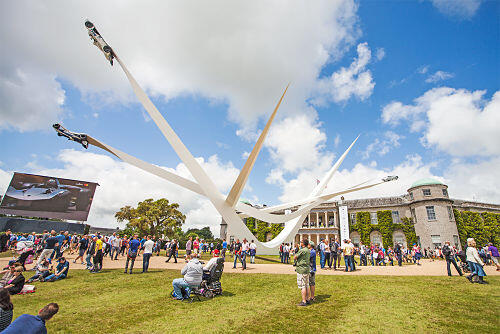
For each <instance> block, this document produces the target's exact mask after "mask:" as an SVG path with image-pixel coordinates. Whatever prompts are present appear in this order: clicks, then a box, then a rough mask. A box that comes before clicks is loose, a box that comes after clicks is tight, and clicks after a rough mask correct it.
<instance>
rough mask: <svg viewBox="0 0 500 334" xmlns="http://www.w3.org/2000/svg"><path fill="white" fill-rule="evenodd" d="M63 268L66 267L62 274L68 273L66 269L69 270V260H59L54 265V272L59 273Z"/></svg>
mask: <svg viewBox="0 0 500 334" xmlns="http://www.w3.org/2000/svg"><path fill="white" fill-rule="evenodd" d="M64 268H68V269H66V271H65V272H64V275H68V271H69V262H68V261H66V262H64V263H61V262H59V264H58V265H57V267H56V272H57V273H60V272H61V271H62V270H63V269H64Z"/></svg>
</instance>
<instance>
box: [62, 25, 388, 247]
mask: <svg viewBox="0 0 500 334" xmlns="http://www.w3.org/2000/svg"><path fill="white" fill-rule="evenodd" d="M85 26H86V27H87V29H88V31H89V35H90V36H91V38H92V40H93V42H94V44H95V45H96V46H97V47H98V48H99V50H101V51H102V52H103V53H104V55H105V57H106V59H108V60H109V61H110V63H111V64H113V59H115V60H116V61H117V62H118V64H119V65H120V67H121V68H122V70H123V71H124V72H125V75H126V76H127V79H128V80H129V82H130V84H131V86H132V89H133V91H134V93H135V95H136V96H137V98H138V99H139V101H140V102H141V103H142V105H143V107H144V108H145V109H146V111H147V112H148V114H149V116H150V117H151V119H152V120H153V121H154V122H155V124H156V125H157V126H158V128H159V129H160V131H161V132H162V133H163V135H164V137H165V138H166V139H167V141H168V142H169V143H170V145H171V146H172V148H173V149H174V151H175V152H176V153H177V155H178V156H179V158H180V159H181V160H182V162H183V163H184V164H185V166H186V167H187V168H188V170H189V171H190V173H191V175H192V176H193V178H194V179H195V181H191V180H189V179H186V178H184V177H181V176H179V175H176V174H174V173H171V172H169V171H167V170H165V169H163V168H160V167H158V166H155V165H152V164H150V163H147V162H145V161H142V160H139V159H137V158H135V157H133V156H131V155H128V154H127V153H124V152H122V151H120V150H118V149H115V148H113V147H111V146H109V145H107V144H104V143H102V142H100V141H99V140H97V139H95V138H93V137H91V136H89V135H83V134H75V133H72V132H70V131H68V130H66V129H64V128H62V127H61V126H60V128H62V129H63V130H64V132H61V131H60V128H56V127H55V126H54V128H55V129H56V131H57V132H58V135H60V136H65V137H67V138H68V139H70V140H75V139H73V138H79V137H78V136H85V138H86V140H87V142H88V144H90V145H94V146H96V147H99V148H101V149H103V150H105V151H107V152H109V153H111V154H113V155H114V156H116V157H117V158H119V159H121V160H122V161H124V162H127V163H129V164H131V165H134V166H136V167H138V168H140V169H142V170H144V171H147V172H149V173H151V174H154V175H157V176H159V177H161V178H163V179H165V180H168V181H170V182H172V183H174V184H177V185H179V186H181V187H183V188H186V189H189V190H191V191H193V192H195V193H198V194H200V195H203V196H205V197H206V198H208V199H209V200H210V202H211V203H212V204H213V205H214V207H215V208H216V209H217V211H218V212H219V213H220V215H221V216H222V219H224V221H225V222H226V223H227V226H228V228H229V231H230V233H231V235H234V236H235V237H238V238H240V239H243V238H246V239H248V240H252V239H256V238H255V236H254V235H253V234H252V232H250V230H249V229H248V227H247V226H246V225H245V224H244V223H243V220H242V218H245V217H254V218H256V219H259V220H262V221H265V222H268V223H274V224H277V223H281V224H284V228H283V230H282V231H281V232H280V233H279V234H278V235H277V236H276V237H275V238H274V239H273V240H271V241H268V242H259V241H257V242H256V244H257V248H258V250H259V253H260V254H277V253H278V247H279V245H280V244H281V243H282V242H291V241H292V239H293V238H294V236H295V235H296V234H297V231H298V230H299V228H300V227H301V225H302V222H303V221H304V219H305V217H306V216H307V215H308V214H309V211H310V210H311V209H312V208H313V207H315V206H317V205H319V204H321V203H324V202H325V201H328V200H330V199H332V198H334V197H337V196H340V195H343V194H347V193H350V192H354V191H359V190H362V189H367V188H370V187H374V186H376V185H379V184H382V183H385V182H389V181H393V180H396V179H397V176H388V177H386V178H384V179H383V180H378V181H371V180H370V181H366V182H363V183H361V184H358V185H355V186H353V187H350V188H347V189H345V190H342V191H338V192H335V193H327V194H323V192H324V190H325V188H326V186H327V184H328V183H329V182H330V181H331V179H332V178H333V175H334V174H335V172H336V171H337V170H338V168H339V167H340V165H341V163H342V162H343V161H344V159H345V157H346V156H347V154H348V153H349V151H350V150H351V149H352V147H353V146H354V144H355V143H356V141H357V140H358V138H359V136H358V138H356V139H355V140H354V141H353V142H352V144H351V145H350V146H349V147H348V148H347V150H346V151H345V152H344V153H343V154H342V155H341V156H340V158H339V159H338V160H337V162H336V163H335V164H334V165H333V166H332V167H331V168H330V170H329V171H328V173H326V175H325V176H324V177H323V179H322V180H321V181H320V182H319V183H318V184H317V185H316V187H315V188H314V190H313V191H312V192H311V193H310V195H309V196H308V197H307V198H303V199H301V200H297V201H293V202H289V203H284V204H280V205H276V206H272V207H265V208H256V207H253V206H251V205H248V204H245V203H242V202H240V201H239V199H240V195H241V193H242V191H243V188H244V186H245V184H246V182H247V180H248V177H249V175H250V172H251V171H252V168H253V166H254V164H255V161H256V160H257V157H258V155H259V153H260V150H261V149H262V146H263V144H264V140H265V138H266V136H267V134H268V132H269V129H270V127H271V124H272V122H273V120H274V118H275V116H276V113H277V111H278V108H279V106H280V104H281V102H282V101H283V98H284V96H285V93H286V91H287V89H288V86H287V87H286V88H285V90H284V92H283V94H282V95H281V97H280V99H279V100H278V103H277V105H276V107H275V108H274V111H273V113H272V114H271V117H270V118H269V120H268V121H267V123H266V126H265V127H264V129H263V130H262V132H261V134H260V136H259V138H258V140H257V142H256V144H255V146H254V147H253V149H252V152H251V153H250V155H249V156H248V158H247V161H246V162H245V165H244V166H243V168H242V169H241V171H240V174H239V175H238V178H237V179H236V181H235V182H234V184H233V186H232V188H231V190H230V192H229V194H228V195H227V196H224V195H223V194H221V193H220V192H219V190H218V189H217V187H216V186H215V183H214V182H213V181H212V179H210V177H209V176H208V175H207V174H206V172H205V171H204V170H203V168H202V167H201V165H200V164H199V163H198V162H197V161H196V159H195V158H194V156H193V155H192V154H191V152H190V151H189V150H188V149H187V148H186V146H185V145H184V143H183V142H182V141H181V139H180V138H179V137H178V136H177V134H176V133H175V131H174V130H173V129H172V128H171V126H170V125H169V124H168V122H167V121H166V120H165V118H163V116H162V115H161V114H160V112H159V111H158V109H157V108H156V107H155V105H154V104H153V102H151V100H150V99H149V97H148V96H147V95H146V93H145V92H144V90H143V89H142V88H141V87H140V86H139V84H138V83H137V81H136V80H135V79H134V77H133V76H132V74H131V73H130V72H129V71H128V69H127V68H126V67H125V65H124V64H123V62H122V61H121V59H120V58H119V57H118V55H117V54H116V52H115V51H113V49H112V48H111V47H110V46H109V45H108V44H107V43H106V42H105V41H104V39H103V38H102V36H101V35H100V34H99V32H98V31H97V29H96V28H95V26H94V25H93V24H92V23H91V22H90V21H86V22H85ZM75 141H77V142H78V140H75ZM285 209H287V210H288V211H290V210H291V212H288V214H286V215H284V214H281V213H279V212H278V211H280V210H285Z"/></svg>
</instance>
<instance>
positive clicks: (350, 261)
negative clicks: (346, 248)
mask: <svg viewBox="0 0 500 334" xmlns="http://www.w3.org/2000/svg"><path fill="white" fill-rule="evenodd" d="M349 266H350V267H351V271H355V270H356V267H355V266H354V255H349Z"/></svg>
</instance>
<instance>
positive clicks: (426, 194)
mask: <svg viewBox="0 0 500 334" xmlns="http://www.w3.org/2000/svg"><path fill="white" fill-rule="evenodd" d="M422 192H423V193H424V196H430V195H431V190H430V189H422Z"/></svg>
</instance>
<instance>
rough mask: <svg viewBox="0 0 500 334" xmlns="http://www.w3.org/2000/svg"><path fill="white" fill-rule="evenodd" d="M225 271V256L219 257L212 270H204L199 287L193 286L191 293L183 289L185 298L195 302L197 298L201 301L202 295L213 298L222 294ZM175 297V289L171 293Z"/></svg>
mask: <svg viewBox="0 0 500 334" xmlns="http://www.w3.org/2000/svg"><path fill="white" fill-rule="evenodd" d="M223 271H224V258H222V257H221V258H219V259H217V264H216V265H215V266H214V267H213V268H212V269H211V270H210V272H204V273H203V278H202V281H201V283H200V286H198V287H191V291H190V293H187V292H186V291H185V290H182V296H183V300H189V302H191V303H192V302H193V301H194V300H195V298H196V299H198V301H201V299H200V296H202V297H205V298H213V297H215V296H217V295H220V294H222V285H221V283H220V278H221V276H222V272H223ZM170 295H171V296H172V297H174V291H173V290H172V292H171V293H170Z"/></svg>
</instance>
